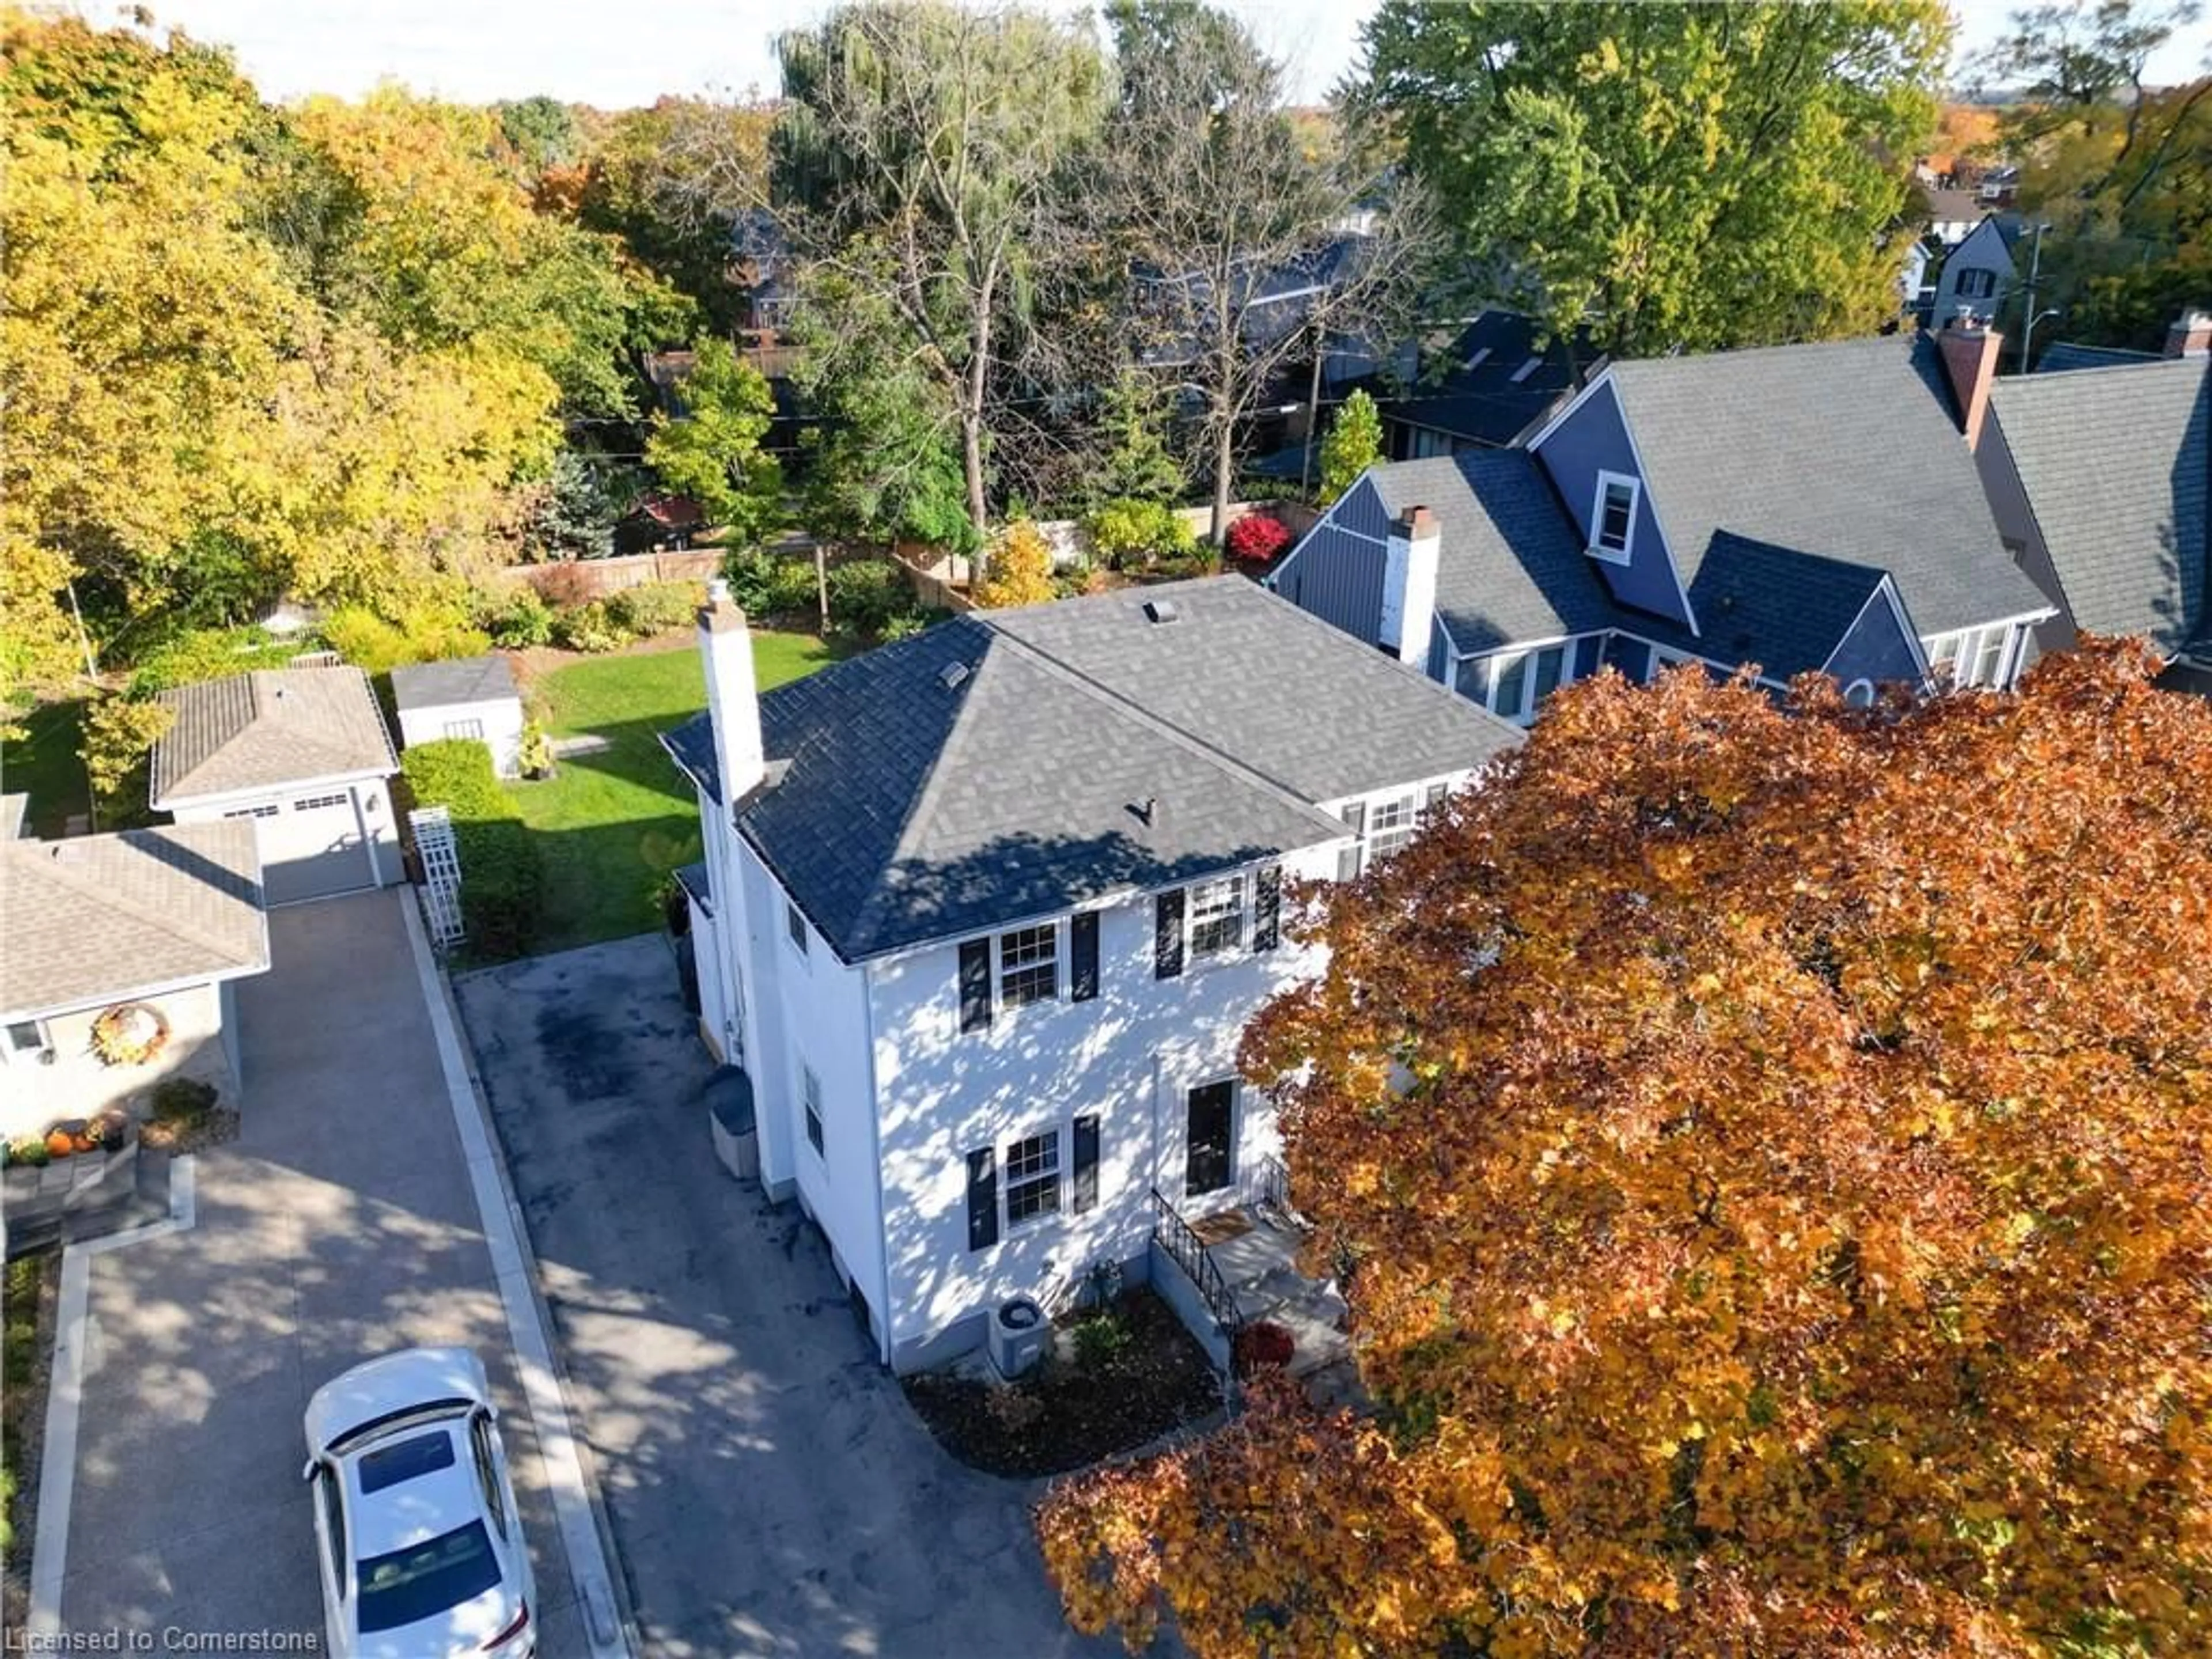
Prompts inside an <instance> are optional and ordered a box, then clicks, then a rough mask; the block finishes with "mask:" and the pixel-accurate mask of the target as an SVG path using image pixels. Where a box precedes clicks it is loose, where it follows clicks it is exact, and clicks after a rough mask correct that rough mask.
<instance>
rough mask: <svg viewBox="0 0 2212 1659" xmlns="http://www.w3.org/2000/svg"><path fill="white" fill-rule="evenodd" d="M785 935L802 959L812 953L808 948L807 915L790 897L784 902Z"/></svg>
mask: <svg viewBox="0 0 2212 1659" xmlns="http://www.w3.org/2000/svg"><path fill="white" fill-rule="evenodd" d="M783 936H784V938H785V939H787V940H789V941H790V943H791V948H792V949H793V950H794V951H798V952H799V957H801V958H802V959H804V958H805V957H808V956H810V955H811V951H808V949H807V948H806V917H805V913H804V912H802V911H801V910H800V909H799V907H798V906H797V905H796V904H793V902H791V901H790V900H789V899H786V900H784V902H783Z"/></svg>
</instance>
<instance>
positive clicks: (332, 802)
mask: <svg viewBox="0 0 2212 1659" xmlns="http://www.w3.org/2000/svg"><path fill="white" fill-rule="evenodd" d="M225 816H226V817H251V818H252V820H253V827H254V829H255V831H256V832H257V833H258V836H259V839H260V842H261V889H262V893H263V896H264V898H265V899H266V901H267V902H269V903H270V904H289V903H292V902H295V901H296V900H299V899H310V898H327V897H329V896H331V895H332V894H334V893H350V892H354V891H356V890H359V889H361V888H363V887H373V886H374V885H375V884H376V873H375V871H374V869H373V868H372V867H371V866H370V864H369V861H368V853H367V852H366V851H364V850H363V849H362V835H361V818H360V817H359V815H358V813H357V812H356V811H355V807H354V799H353V793H352V792H351V791H350V790H345V789H336V790H332V791H331V792H330V793H328V794H321V795H301V796H297V797H295V798H293V799H283V800H273V801H269V802H266V803H264V804H263V805H257V806H252V807H242V808H240V809H239V810H237V811H233V812H230V813H227V814H226V815H225Z"/></svg>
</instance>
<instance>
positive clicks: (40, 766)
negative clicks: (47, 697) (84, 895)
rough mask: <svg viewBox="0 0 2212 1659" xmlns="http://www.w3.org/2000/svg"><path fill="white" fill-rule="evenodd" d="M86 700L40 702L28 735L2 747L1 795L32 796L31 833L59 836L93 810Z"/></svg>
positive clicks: (27, 718)
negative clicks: (82, 754) (85, 748)
mask: <svg viewBox="0 0 2212 1659" xmlns="http://www.w3.org/2000/svg"><path fill="white" fill-rule="evenodd" d="M83 721H84V704H83V702H82V701H71V702H46V703H40V705H39V706H38V707H37V708H33V710H31V712H30V713H29V714H26V715H24V716H23V718H22V721H21V725H22V726H23V735H22V736H21V737H20V738H9V739H8V741H7V743H6V744H5V745H0V791H5V792H6V793H9V794H11V795H14V794H21V793H25V792H28V793H29V794H30V797H31V831H32V833H33V835H36V836H41V837H43V838H45V839H47V840H52V839H55V838H57V837H58V836H60V835H61V833H62V826H63V824H64V823H66V822H67V821H68V819H69V818H70V816H71V815H72V814H75V813H80V812H86V813H88V812H90V811H91V810H92V808H91V806H90V805H89V804H88V800H87V798H86V793H85V781H84V763H83V762H82V761H81V760H79V759H78V758H77V754H76V750H77V744H78V743H79V742H80V741H81V740H82V728H83Z"/></svg>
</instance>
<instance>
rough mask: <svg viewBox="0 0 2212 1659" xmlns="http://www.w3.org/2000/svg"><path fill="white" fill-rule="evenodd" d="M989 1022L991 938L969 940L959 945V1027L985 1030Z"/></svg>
mask: <svg viewBox="0 0 2212 1659" xmlns="http://www.w3.org/2000/svg"><path fill="white" fill-rule="evenodd" d="M990 1025H991V941H990V940H989V939H969V941H968V942H967V943H966V944H964V945H962V946H961V947H960V1029H961V1030H963V1031H984V1030H989V1029H990Z"/></svg>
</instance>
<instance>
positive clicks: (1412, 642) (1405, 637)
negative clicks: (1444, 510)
mask: <svg viewBox="0 0 2212 1659" xmlns="http://www.w3.org/2000/svg"><path fill="white" fill-rule="evenodd" d="M1442 552H1443V526H1440V525H1438V524H1437V515H1436V514H1435V513H1431V512H1430V511H1429V509H1428V508H1427V507H1414V508H1413V509H1412V510H1411V511H1410V512H1408V513H1407V514H1406V516H1405V517H1404V518H1402V519H1401V520H1398V521H1397V522H1396V523H1395V524H1394V525H1392V526H1390V539H1389V542H1388V543H1386V544H1384V550H1383V624H1382V627H1381V629H1379V630H1378V631H1379V632H1380V634H1381V635H1382V637H1381V638H1380V639H1378V640H1377V641H1376V644H1378V645H1380V646H1381V647H1383V649H1384V650H1385V651H1388V652H1389V653H1390V654H1391V655H1392V656H1394V657H1395V658H1397V659H1398V660H1399V661H1400V662H1409V663H1411V664H1413V666H1414V667H1416V668H1418V669H1419V670H1420V671H1422V672H1423V673H1426V672H1428V670H1429V635H1430V634H1431V632H1432V631H1433V630H1434V629H1435V626H1436V618H1437V559H1438V557H1439V556H1440V555H1441V554H1442Z"/></svg>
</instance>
